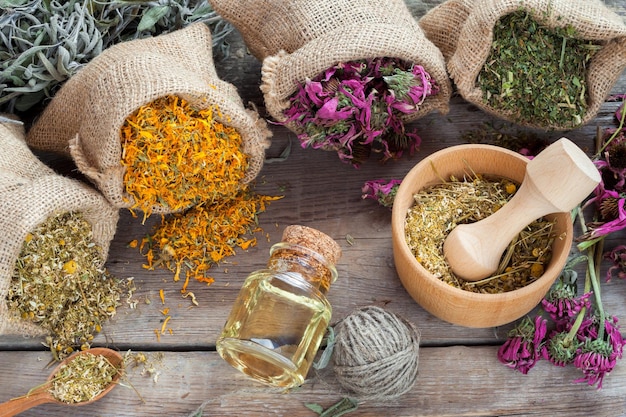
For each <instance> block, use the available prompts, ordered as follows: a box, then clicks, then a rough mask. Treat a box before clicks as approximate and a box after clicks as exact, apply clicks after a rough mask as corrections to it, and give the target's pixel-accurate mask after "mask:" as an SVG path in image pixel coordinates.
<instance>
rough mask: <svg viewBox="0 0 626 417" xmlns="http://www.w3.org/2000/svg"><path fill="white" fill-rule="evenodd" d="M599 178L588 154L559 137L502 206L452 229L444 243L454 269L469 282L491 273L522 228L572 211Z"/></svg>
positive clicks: (447, 257) (531, 164)
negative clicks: (482, 217) (481, 218)
mask: <svg viewBox="0 0 626 417" xmlns="http://www.w3.org/2000/svg"><path fill="white" fill-rule="evenodd" d="M599 182H600V173H599V172H598V169H597V168H596V167H595V165H594V164H593V162H592V161H591V160H590V159H589V158H588V157H587V155H586V154H585V153H584V152H583V151H582V150H581V149H580V148H579V147H578V146H576V145H575V144H574V143H573V142H571V141H570V140H569V139H567V138H561V139H559V140H558V141H556V142H554V143H553V144H552V145H550V146H548V147H547V148H546V149H544V150H543V151H542V152H541V153H539V155H537V156H536V157H535V158H534V159H533V160H531V161H530V162H528V165H527V166H526V173H525V175H524V180H523V181H522V185H521V186H520V188H519V190H518V191H517V193H516V194H515V195H514V196H513V198H511V200H510V201H509V202H508V203H506V204H505V205H504V206H502V208H501V209H499V210H498V211H496V212H495V213H494V214H492V215H491V216H489V217H487V218H485V219H483V220H481V221H478V222H475V223H470V224H462V225H458V226H456V227H455V228H454V229H452V231H451V232H450V234H449V235H448V237H447V238H446V240H445V242H444V245H443V251H444V255H445V258H446V260H447V262H448V264H449V265H450V268H451V269H452V271H453V272H454V273H455V274H456V275H457V276H459V277H460V278H463V279H465V280H466V281H477V280H480V279H482V278H486V277H488V276H490V275H492V274H493V273H494V272H495V271H496V270H497V269H498V264H499V263H500V258H501V257H502V253H503V252H504V250H505V249H506V248H507V246H508V245H509V244H510V242H511V240H513V238H514V237H515V236H517V234H518V233H519V232H520V231H522V230H523V229H524V228H525V227H526V226H528V225H529V224H530V223H532V222H533V221H535V220H536V219H538V218H540V217H542V216H544V215H546V214H550V213H558V212H567V211H570V210H572V209H573V208H574V207H576V205H578V204H579V203H580V202H581V201H582V200H584V199H585V197H587V196H588V195H589V194H590V193H591V192H592V191H593V190H594V188H595V187H596V186H597V185H598V183H599Z"/></svg>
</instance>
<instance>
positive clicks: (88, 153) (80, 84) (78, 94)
mask: <svg viewBox="0 0 626 417" xmlns="http://www.w3.org/2000/svg"><path fill="white" fill-rule="evenodd" d="M212 53H213V50H212V43H211V32H210V30H209V28H208V27H207V26H206V25H205V24H204V23H195V24H192V25H190V26H188V27H186V28H184V29H181V30H178V31H174V32H170V33H169V34H166V35H161V36H157V37H153V38H146V39H140V40H134V41H129V42H123V43H119V44H117V45H114V46H112V47H110V48H108V49H106V50H105V51H104V52H103V53H102V54H100V55H99V56H98V57H96V58H94V59H93V60H92V61H91V62H89V64H87V65H86V66H85V67H84V68H83V69H81V70H80V71H79V72H78V73H77V74H76V75H74V76H73V77H72V78H70V79H69V80H68V81H67V82H66V84H64V85H63V87H62V88H61V89H60V90H59V91H58V93H57V94H56V95H55V97H54V98H53V99H52V101H51V102H50V104H49V105H48V106H47V107H46V109H45V110H44V112H43V114H42V115H41V117H40V118H39V119H38V120H37V121H36V122H35V125H34V126H33V128H32V129H31V130H30V131H29V132H28V135H27V139H26V140H27V143H28V144H29V145H30V146H32V147H34V148H37V149H42V150H47V151H53V152H62V153H70V154H71V156H72V158H73V159H74V161H75V162H76V165H77V167H78V169H79V170H80V171H81V172H82V173H83V174H85V175H86V176H87V177H89V178H90V179H91V180H92V181H93V182H94V183H95V184H96V186H97V187H98V188H99V189H100V191H101V192H102V193H103V194H104V196H105V197H106V198H107V199H108V200H109V201H110V202H111V203H112V204H113V205H114V206H115V207H130V206H132V205H133V203H134V199H133V198H132V197H131V196H130V195H129V194H128V193H126V190H125V186H124V184H123V176H124V170H125V168H124V167H123V166H122V165H121V162H120V161H121V159H122V146H121V141H120V128H121V126H122V125H123V124H124V121H125V119H126V118H127V117H128V116H129V115H131V114H132V113H133V112H134V111H136V110H137V109H138V108H139V107H141V106H142V105H145V104H147V103H150V102H152V101H154V100H156V99H157V98H160V97H164V96H166V95H176V96H179V97H181V98H183V99H185V100H187V101H188V102H190V103H191V104H192V105H193V106H195V107H196V108H199V109H204V108H207V107H209V106H211V105H217V106H219V109H220V111H221V113H222V117H221V118H218V117H216V119H218V120H219V121H220V122H221V123H223V124H225V125H228V126H231V127H233V128H235V129H236V130H237V131H238V132H239V134H240V135H241V137H242V139H243V143H244V145H243V149H242V150H243V152H244V153H245V154H247V155H248V156H249V160H250V164H249V168H248V171H247V172H246V176H245V179H244V181H245V182H250V181H251V180H252V179H254V178H255V177H256V176H257V174H258V173H259V171H260V170H261V168H262V166H263V161H264V157H265V149H266V148H267V147H269V140H268V139H269V137H270V136H271V133H270V131H269V130H268V129H267V126H266V124H265V121H263V120H262V119H260V118H259V117H258V115H257V114H256V112H254V111H252V110H248V109H246V108H245V107H244V105H243V103H242V101H241V97H240V96H239V95H238V93H237V89H236V88H235V86H233V85H232V84H229V83H227V82H225V81H222V80H220V79H219V78H218V75H217V73H216V71H215V66H214V63H213V55H212ZM153 211H154V212H156V213H164V212H166V211H167V209H166V208H164V207H163V206H157V207H154V208H153Z"/></svg>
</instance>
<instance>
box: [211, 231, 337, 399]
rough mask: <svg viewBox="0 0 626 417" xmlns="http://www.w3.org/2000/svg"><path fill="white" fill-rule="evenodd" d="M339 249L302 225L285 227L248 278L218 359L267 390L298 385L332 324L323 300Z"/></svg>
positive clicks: (219, 347) (224, 333)
mask: <svg viewBox="0 0 626 417" xmlns="http://www.w3.org/2000/svg"><path fill="white" fill-rule="evenodd" d="M340 256H341V248H340V247H339V245H338V244H337V243H336V242H335V241H334V240H332V239H331V238H330V237H328V236H327V235H325V234H323V233H321V232H319V231H317V230H315V229H311V228H307V227H304V226H289V227H287V228H286V229H285V232H284V234H283V241H282V242H280V243H277V244H276V245H274V246H272V248H271V250H270V259H269V261H268V264H267V268H266V269H262V270H259V271H255V272H253V273H251V274H250V275H249V276H248V277H247V279H246V281H245V282H244V284H243V286H242V288H241V291H240V293H239V295H238V297H237V299H236V301H235V303H234V305H233V309H232V311H231V313H230V316H229V317H228V320H227V322H226V325H225V326H224V330H223V331H222V334H221V335H220V337H219V339H218V341H217V351H218V353H219V354H220V356H221V357H222V358H224V359H225V360H226V361H227V362H228V363H230V364H231V365H232V366H234V367H235V368H237V369H239V370H240V371H241V372H243V373H245V374H247V375H249V376H250V377H252V378H254V379H256V380H258V381H260V382H262V383H265V384H267V385H272V386H277V387H283V388H292V387H297V386H299V385H301V384H302V383H303V382H304V380H305V378H306V376H307V373H308V371H309V369H310V367H311V364H312V363H313V360H314V358H315V355H316V353H317V351H318V349H319V346H320V344H321V342H322V339H323V337H324V335H325V333H326V329H327V328H328V324H329V322H330V319H331V315H332V309H331V305H330V303H329V302H328V300H327V299H326V292H327V291H328V289H329V288H330V284H331V283H332V282H333V281H334V280H335V279H336V278H337V270H336V269H335V263H336V261H337V260H338V259H339V257H340Z"/></svg>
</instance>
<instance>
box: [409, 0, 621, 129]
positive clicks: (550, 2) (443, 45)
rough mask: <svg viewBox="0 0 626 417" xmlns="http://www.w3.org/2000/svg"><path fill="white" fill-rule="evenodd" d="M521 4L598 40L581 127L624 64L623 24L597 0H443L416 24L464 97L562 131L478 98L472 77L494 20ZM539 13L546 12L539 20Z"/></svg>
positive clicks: (551, 24)
mask: <svg viewBox="0 0 626 417" xmlns="http://www.w3.org/2000/svg"><path fill="white" fill-rule="evenodd" d="M520 7H522V8H523V9H524V10H526V11H529V12H533V15H534V17H535V19H537V20H538V21H541V22H542V23H544V24H545V25H546V26H548V27H550V28H557V27H566V26H568V25H571V26H572V27H574V28H575V29H576V31H577V33H578V34H579V36H580V37H581V38H582V39H585V40H593V41H600V42H601V43H602V44H603V47H602V49H601V50H600V51H599V52H598V53H596V54H595V55H594V56H593V58H592V60H591V63H590V65H589V68H588V70H587V71H588V72H587V88H588V107H587V112H586V113H585V115H584V117H583V118H582V122H581V123H580V126H582V125H584V124H586V123H588V122H589V121H591V120H592V119H593V118H594V117H595V116H596V114H597V113H598V110H599V109H600V106H601V105H602V103H603V102H604V100H605V99H606V97H607V96H608V94H609V93H610V91H611V88H612V87H613V85H614V84H615V82H616V81H617V79H618V78H619V77H620V75H621V73H622V71H623V70H624V68H625V67H626V25H624V22H623V20H622V19H621V18H620V17H619V16H618V15H617V14H616V13H614V12H612V11H611V10H609V9H608V8H607V7H606V6H605V5H604V4H603V3H602V2H601V1H599V0H523V1H521V0H448V1H446V2H445V3H442V4H441V5H439V6H437V7H435V8H433V9H432V10H431V11H429V12H428V13H427V14H426V15H424V16H423V17H422V18H421V19H420V20H419V24H420V26H421V27H422V29H423V30H424V33H426V36H427V37H428V39H430V40H431V41H432V42H433V43H434V44H435V45H437V47H439V49H440V50H441V52H442V53H443V56H444V57H445V60H446V63H447V68H448V72H449V74H450V77H451V78H452V80H453V81H454V83H455V84H456V86H457V88H458V91H459V93H460V94H461V96H463V97H464V98H465V99H466V100H467V101H469V102H471V103H473V104H475V105H476V106H478V107H480V108H481V109H483V110H484V111H486V112H488V113H490V114H492V115H495V116H497V117H499V118H502V119H505V120H509V121H512V122H516V123H520V124H522V125H527V126H530V127H537V128H543V129H552V130H565V129H568V128H571V127H572V126H558V125H552V126H543V125H538V124H535V123H531V122H528V123H523V122H519V121H517V120H515V119H514V118H513V117H512V115H511V114H507V113H505V112H503V111H502V110H499V109H497V108H493V107H492V106H489V105H487V104H486V103H485V101H484V100H483V92H482V90H481V89H480V87H479V86H478V85H477V83H476V79H477V77H478V74H479V73H480V71H481V69H482V68H483V66H484V64H485V61H486V60H487V57H488V56H489V53H490V50H491V42H492V40H493V28H494V26H495V24H496V22H497V21H498V20H499V19H500V18H501V17H503V16H506V15H508V14H510V13H512V12H514V11H517V10H519V9H520ZM540 16H549V19H544V20H541V19H540V18H539V17H540Z"/></svg>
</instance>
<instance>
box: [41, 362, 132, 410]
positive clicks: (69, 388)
mask: <svg viewBox="0 0 626 417" xmlns="http://www.w3.org/2000/svg"><path fill="white" fill-rule="evenodd" d="M119 372H120V370H119V369H118V368H117V367H115V366H114V365H113V364H112V363H111V362H110V361H109V360H108V359H107V358H106V357H104V356H102V355H94V354H92V353H90V352H84V353H83V354H81V355H77V356H75V357H74V358H73V359H72V360H71V361H69V362H68V363H66V364H65V365H62V366H60V367H59V370H58V371H57V373H56V374H55V375H54V378H53V379H52V381H51V387H50V388H49V389H48V392H50V394H52V396H53V397H54V398H56V399H57V400H59V401H62V402H64V403H68V404H77V403H82V402H87V401H91V400H93V399H94V398H96V397H97V396H98V395H99V394H101V393H102V392H103V391H104V390H105V389H106V388H107V387H108V386H109V385H111V384H112V383H113V378H114V377H115V376H116V375H117V374H118V373H119Z"/></svg>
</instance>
